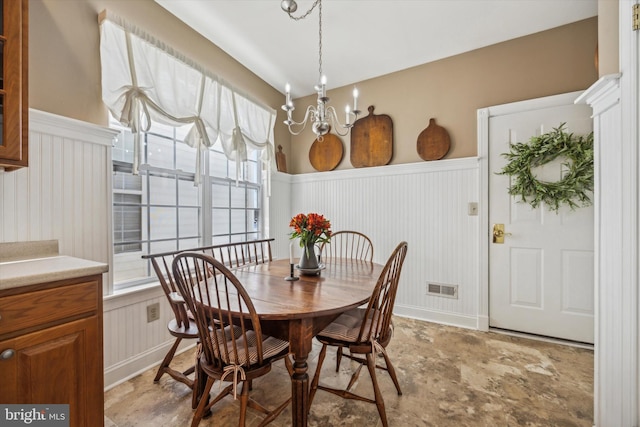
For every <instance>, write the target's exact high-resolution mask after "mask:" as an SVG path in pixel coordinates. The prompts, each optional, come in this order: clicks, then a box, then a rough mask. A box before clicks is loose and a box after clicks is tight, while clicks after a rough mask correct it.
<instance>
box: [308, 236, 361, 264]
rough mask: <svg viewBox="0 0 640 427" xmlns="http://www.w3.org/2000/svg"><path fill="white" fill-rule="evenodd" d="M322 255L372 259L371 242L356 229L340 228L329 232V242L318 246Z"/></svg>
mask: <svg viewBox="0 0 640 427" xmlns="http://www.w3.org/2000/svg"><path fill="white" fill-rule="evenodd" d="M320 254H321V256H322V257H328V258H343V259H360V260H365V261H369V262H371V261H372V260H373V243H371V239H369V238H368V237H367V236H366V235H365V234H362V233H360V232H358V231H349V230H341V231H336V232H335V233H332V234H331V240H330V241H329V242H323V243H322V245H321V246H320Z"/></svg>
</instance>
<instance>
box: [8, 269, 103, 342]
mask: <svg viewBox="0 0 640 427" xmlns="http://www.w3.org/2000/svg"><path fill="white" fill-rule="evenodd" d="M98 289H99V286H98V283H97V282H96V281H87V282H82V283H77V284H73V285H67V286H61V287H56V288H52V289H43V290H39V291H33V292H27V293H24V294H20V295H12V296H7V297H2V298H0V336H1V335H4V334H7V333H10V332H15V331H19V330H21V329H26V328H32V327H37V326H39V325H47V324H48V323H50V322H55V321H57V320H61V319H65V318H68V317H71V316H77V315H79V314H82V313H93V312H95V311H96V309H97V307H98Z"/></svg>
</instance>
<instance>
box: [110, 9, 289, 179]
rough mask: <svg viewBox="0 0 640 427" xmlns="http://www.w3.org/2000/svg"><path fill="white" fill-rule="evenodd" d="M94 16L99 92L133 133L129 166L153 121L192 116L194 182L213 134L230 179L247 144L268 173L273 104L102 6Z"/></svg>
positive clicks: (178, 121)
mask: <svg viewBox="0 0 640 427" xmlns="http://www.w3.org/2000/svg"><path fill="white" fill-rule="evenodd" d="M99 23H100V63H101V68H102V100H103V101H104V103H105V104H106V105H107V107H108V108H109V110H110V111H111V114H113V116H114V117H115V118H116V119H117V120H118V121H119V122H120V123H121V124H123V125H124V126H127V127H129V128H130V129H131V132H132V133H133V135H134V150H133V151H134V153H133V173H134V174H137V173H138V168H139V166H140V150H141V139H140V134H141V132H142V131H146V130H148V129H149V126H150V125H151V122H152V121H154V122H158V123H163V124H166V125H170V126H183V125H185V124H192V127H191V129H190V131H189V132H188V133H187V137H186V138H185V142H186V143H187V144H189V145H190V146H191V147H194V148H196V162H197V164H196V175H195V182H196V184H198V183H199V182H200V171H201V161H200V159H201V157H200V156H201V151H202V150H206V149H208V148H209V147H211V146H212V145H213V144H214V143H215V142H216V141H217V140H218V139H220V142H221V144H222V148H223V151H224V154H225V156H226V157H227V158H228V159H229V160H233V161H235V162H236V180H237V179H238V175H239V171H240V165H241V163H242V162H244V161H245V160H246V159H247V148H248V147H250V148H252V149H255V150H261V151H262V153H261V160H262V162H263V164H264V166H265V168H266V170H267V180H269V177H270V175H271V174H270V170H271V164H272V162H273V158H274V149H273V146H274V144H273V139H274V138H273V127H274V124H275V118H276V112H275V110H273V109H272V108H269V107H266V106H264V105H261V104H259V103H257V102H255V101H253V100H252V99H250V97H248V96H246V95H243V94H241V93H240V92H239V91H238V90H236V89H234V88H233V87H232V86H230V85H229V84H227V83H225V82H224V81H222V80H221V79H220V78H218V77H217V76H215V75H214V74H212V73H210V72H208V71H206V70H204V69H203V68H202V67H201V66H199V65H197V64H195V63H193V62H192V61H190V60H189V59H186V58H184V57H183V56H182V55H180V54H179V53H177V52H175V51H174V50H173V49H172V48H170V47H168V46H166V45H165V44H164V43H162V42H160V41H158V40H156V39H155V38H153V37H152V36H150V35H148V34H146V33H144V32H143V31H141V30H140V29H138V28H136V27H134V26H132V25H131V24H128V23H126V22H124V21H123V20H122V19H120V18H118V17H116V16H114V15H112V14H111V13H108V12H107V11H103V12H101V13H100V16H99ZM267 186H268V181H267Z"/></svg>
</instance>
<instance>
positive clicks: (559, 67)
mask: <svg viewBox="0 0 640 427" xmlns="http://www.w3.org/2000/svg"><path fill="white" fill-rule="evenodd" d="M601 1H602V0H601ZM29 7H30V11H29V13H30V28H29V38H30V39H29V44H30V46H29V47H30V51H29V61H30V64H29V73H30V74H29V106H30V107H32V108H36V109H39V110H43V111H48V112H51V113H55V114H59V115H62V116H67V117H71V118H75V119H79V120H83V121H87V122H90V123H96V124H100V125H105V124H106V120H107V112H106V109H105V107H104V105H103V103H102V100H101V95H100V57H99V31H98V18H97V15H98V13H99V12H100V11H102V10H103V9H108V10H109V11H110V12H113V13H115V14H117V15H119V16H121V17H122V18H124V19H126V20H127V21H129V22H130V23H132V24H134V25H137V26H138V27H141V28H142V29H144V30H145V31H147V32H148V33H150V34H152V35H153V36H155V37H156V38H158V39H160V40H162V41H164V42H166V43H167V44H168V45H170V46H172V47H173V48H175V49H177V50H178V51H181V52H183V53H184V55H186V56H187V57H189V58H191V59H192V60H194V61H196V62H198V63H200V64H201V65H202V66H204V67H206V68H208V69H210V70H211V71H212V72H213V73H216V74H218V75H219V76H221V77H222V78H223V79H225V80H227V81H229V82H230V83H231V84H233V85H235V86H236V87H238V88H239V89H241V90H243V91H246V92H248V93H251V94H252V95H253V96H254V97H256V98H257V99H259V100H261V101H262V102H264V103H265V104H267V105H270V106H272V107H273V108H274V109H276V110H277V111H278V121H277V124H276V132H275V138H276V141H275V142H276V146H277V145H278V144H281V145H282V146H283V147H284V152H285V153H286V155H287V165H288V168H289V172H292V173H302V172H312V171H314V169H313V168H312V167H311V164H310V163H309V160H308V152H309V148H310V147H311V143H312V142H313V137H312V136H311V134H310V133H305V134H303V135H301V136H299V137H291V136H290V135H289V133H288V132H287V131H286V130H285V129H284V126H283V125H282V124H281V123H282V120H283V119H284V115H283V113H282V111H281V110H280V108H279V107H280V105H281V104H282V101H283V95H282V94H281V93H280V92H279V91H278V90H276V89H274V88H273V87H271V86H269V85H268V84H266V83H265V82H264V81H262V80H261V79H259V78H258V77H257V76H256V75H254V74H253V73H252V72H250V71H249V70H247V69H246V68H245V67H243V66H242V65H241V64H239V63H238V62H237V61H236V60H234V59H233V58H231V57H230V56H228V55H227V54H226V53H224V52H223V51H222V50H221V49H219V48H218V47H217V46H215V45H213V44H212V43H210V42H209V41H207V40H206V39H204V38H203V37H202V36H200V35H199V34H197V33H196V32H195V31H193V30H191V29H190V28H189V27H187V26H186V25H185V24H183V23H182V22H181V21H179V20H178V19H177V18H175V17H174V16H173V15H171V14H170V13H169V12H167V11H165V10H164V9H163V8H162V7H160V6H159V5H158V4H157V3H155V2H154V1H153V0H29ZM597 31H598V23H597V19H596V18H592V19H588V20H586V21H582V22H579V23H576V24H571V25H568V26H564V27H560V28H557V29H553V30H549V31H545V32H542V33H538V34H535V35H532V36H528V37H523V38H520V39H516V40H512V41H508V42H504V43H500V44H497V45H494V46H490V47H487V48H484V49H479V50H476V51H473V52H469V53H465V54H462V55H458V56H454V57H451V58H447V59H444V60H441V61H437V62H433V63H429V64H425V65H422V66H419V67H415V68H411V69H408V70H405V71H401V72H397V73H393V74H390V75H386V76H382V77H379V78H375V79H371V80H367V81H364V82H360V83H358V87H359V89H360V93H361V97H360V106H361V108H363V109H364V110H365V112H366V107H367V106H368V105H375V107H376V113H378V114H389V115H390V116H391V117H392V119H393V121H394V138H395V146H394V155H393V159H392V161H391V163H393V164H396V163H410V162H416V161H421V159H420V157H419V156H418V155H417V152H416V147H415V145H416V139H417V136H418V135H419V133H420V132H421V131H422V130H423V129H424V128H425V127H426V126H427V125H428V121H429V118H430V117H434V118H436V119H437V121H438V123H439V124H440V125H441V126H444V127H445V128H447V129H448V130H449V133H450V135H451V139H452V148H451V150H450V152H449V154H448V155H447V158H454V157H466V156H473V155H475V153H476V110H477V109H478V108H482V107H486V106H490V105H495V104H500V103H505V102H512V101H518V100H523V99H529V98H534V97H539V96H545V95H552V94H556V93H561V92H568V91H573V90H579V89H585V88H587V87H589V85H590V84H591V83H593V82H594V81H595V80H596V79H597V72H596V70H595V66H594V61H593V57H594V52H595V46H596V42H597V38H598V34H597ZM616 40H617V38H616ZM600 50H601V53H600V55H601V56H602V55H603V52H602V50H603V49H602V47H601V49H600ZM351 88H352V86H349V87H344V88H340V89H336V90H333V91H330V92H329V96H330V97H331V101H332V104H333V105H336V106H337V108H338V111H342V107H341V106H343V105H345V104H346V103H347V102H348V100H349V98H350V94H351ZM296 102H297V104H298V106H299V107H302V106H303V105H305V106H306V105H307V104H309V103H310V102H313V99H312V98H311V97H307V98H303V99H299V100H296ZM301 110H303V108H298V110H297V112H300V111H301ZM343 143H344V146H345V154H344V157H343V160H342V162H341V164H340V165H339V166H338V169H349V168H351V163H350V161H349V144H350V140H349V137H348V136H347V137H345V138H343Z"/></svg>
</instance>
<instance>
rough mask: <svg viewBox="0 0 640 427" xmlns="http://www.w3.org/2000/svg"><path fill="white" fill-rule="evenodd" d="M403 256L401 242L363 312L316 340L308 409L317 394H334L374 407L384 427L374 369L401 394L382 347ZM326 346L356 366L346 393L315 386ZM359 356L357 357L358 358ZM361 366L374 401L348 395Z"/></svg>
mask: <svg viewBox="0 0 640 427" xmlns="http://www.w3.org/2000/svg"><path fill="white" fill-rule="evenodd" d="M406 255H407V242H401V243H400V244H399V245H398V246H397V247H396V249H395V250H394V251H393V253H392V254H391V256H390V257H389V260H388V261H387V263H386V264H385V266H384V268H383V270H382V272H381V273H380V277H379V278H378V281H377V283H376V287H375V288H374V290H373V292H372V294H371V299H370V300H369V304H368V305H367V307H366V308H356V309H353V310H350V311H348V312H346V313H343V314H342V315H340V316H339V317H338V318H337V319H336V320H334V321H333V322H332V323H331V324H330V325H329V326H327V327H326V328H325V329H324V330H322V332H320V334H318V335H317V336H316V338H317V339H318V341H320V343H321V344H322V349H321V350H320V355H319V356H318V365H317V367H316V372H315V374H314V376H313V380H312V381H311V390H310V393H309V409H310V408H311V403H312V402H313V398H314V396H315V394H316V391H317V390H324V391H328V392H330V393H333V394H336V395H338V396H340V397H343V398H345V399H356V400H361V401H364V402H369V403H375V404H376V406H377V408H378V413H379V414H380V419H381V421H382V425H383V426H385V427H387V426H388V422H387V415H386V412H385V408H384V400H383V398H382V394H381V392H380V387H379V386H378V380H377V377H376V368H379V369H385V370H386V371H387V372H389V375H390V376H391V379H392V380H393V383H394V385H395V386H396V390H397V392H398V395H401V394H402V391H401V390H400V384H399V382H398V378H397V376H396V372H395V369H394V367H393V365H392V363H391V360H390V359H389V356H388V355H387V351H386V347H387V345H388V344H389V341H390V340H391V335H392V332H393V328H392V325H391V315H392V314H393V306H394V303H395V299H396V292H397V290H398V282H399V280H400V272H401V270H402V265H403V264H404V259H405V257H406ZM328 346H337V347H346V348H348V349H349V352H350V356H351V358H352V359H353V360H356V361H358V362H359V366H358V369H357V370H356V371H355V372H354V373H353V375H352V376H351V380H350V381H349V384H348V385H347V387H346V389H336V388H331V387H327V386H324V385H321V384H319V380H320V371H321V369H322V363H323V362H324V358H325V356H326V353H327V347H328ZM378 355H382V357H383V358H384V361H385V365H384V366H382V365H378V364H377V362H376V356H378ZM358 356H359V357H358ZM363 365H366V366H367V368H368V370H369V374H370V376H371V382H372V383H373V393H374V399H370V398H368V397H365V396H362V395H358V394H355V393H353V392H351V391H350V389H351V387H352V386H353V384H354V383H355V381H356V379H357V378H358V375H359V373H360V370H361V368H362V366H363Z"/></svg>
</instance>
